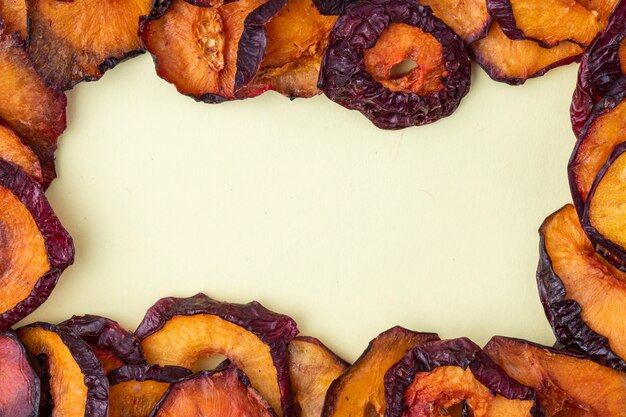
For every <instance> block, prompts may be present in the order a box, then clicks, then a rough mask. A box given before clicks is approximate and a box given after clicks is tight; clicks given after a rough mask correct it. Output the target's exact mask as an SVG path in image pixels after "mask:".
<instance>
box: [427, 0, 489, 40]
mask: <svg viewBox="0 0 626 417" xmlns="http://www.w3.org/2000/svg"><path fill="white" fill-rule="evenodd" d="M418 3H420V4H421V5H423V6H428V7H430V8H431V9H432V11H433V13H434V14H435V16H437V17H438V18H439V19H441V20H443V22H444V23H445V24H446V25H448V26H450V28H452V30H454V31H455V32H456V33H457V35H459V36H460V37H461V38H463V40H464V41H465V43H467V44H470V43H472V42H474V41H477V40H478V39H482V38H484V37H485V36H487V33H488V32H489V26H490V25H491V15H490V14H489V11H488V10H487V1H486V0H465V1H457V0H420V1H418Z"/></svg>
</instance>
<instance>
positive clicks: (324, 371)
mask: <svg viewBox="0 0 626 417" xmlns="http://www.w3.org/2000/svg"><path fill="white" fill-rule="evenodd" d="M287 348H288V355H289V356H288V358H289V377H290V379H291V385H292V387H293V392H294V396H295V401H296V404H297V405H298V406H299V407H300V417H319V416H320V415H321V414H322V408H323V406H324V399H325V398H326V392H327V391H328V387H329V386H330V384H331V383H332V382H333V381H334V380H335V379H337V378H339V376H340V375H341V374H342V373H343V372H344V371H345V370H346V369H347V368H348V366H350V365H349V364H348V363H347V362H346V361H344V360H343V359H341V358H340V357H338V356H337V355H335V354H334V353H333V352H332V351H331V350H330V349H328V348H327V347H326V346H324V344H322V342H320V341H319V340H318V339H316V338H314V337H297V338H295V339H294V340H292V341H291V342H290V343H289V346H288V347H287Z"/></svg>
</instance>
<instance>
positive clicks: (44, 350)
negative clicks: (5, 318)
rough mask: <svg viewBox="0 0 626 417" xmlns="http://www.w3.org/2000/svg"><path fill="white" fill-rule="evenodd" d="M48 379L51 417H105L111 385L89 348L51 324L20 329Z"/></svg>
mask: <svg viewBox="0 0 626 417" xmlns="http://www.w3.org/2000/svg"><path fill="white" fill-rule="evenodd" d="M17 334H18V336H19V338H20V340H21V341H22V343H24V346H26V349H27V350H28V351H29V352H30V353H31V355H33V356H35V357H37V358H38V359H39V360H40V361H41V363H42V367H43V368H44V369H45V370H46V373H47V376H48V377H49V383H50V392H51V396H52V404H53V408H52V417H83V416H84V417H106V416H107V409H108V398H109V384H108V382H107V379H106V377H105V375H104V370H103V369H102V365H100V362H98V359H97V358H96V356H95V355H94V354H93V352H92V351H91V349H89V346H87V344H86V343H85V342H83V341H82V340H80V339H79V338H77V337H76V336H74V335H72V334H71V332H69V331H66V330H64V329H63V328H61V327H58V326H55V325H52V324H48V323H34V324H31V325H28V326H26V327H22V328H20V329H18V330H17Z"/></svg>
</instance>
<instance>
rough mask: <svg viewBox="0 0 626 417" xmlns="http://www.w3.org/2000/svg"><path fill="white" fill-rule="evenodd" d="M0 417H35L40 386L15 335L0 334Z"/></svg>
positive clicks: (26, 354) (9, 333)
mask: <svg viewBox="0 0 626 417" xmlns="http://www.w3.org/2000/svg"><path fill="white" fill-rule="evenodd" d="M0 381H2V383H0V416H7V417H9V416H10V417H37V416H38V414H39V399H40V395H41V384H40V382H39V377H38V376H37V374H36V373H35V371H34V370H33V367H32V364H31V359H30V357H29V355H28V353H27V352H26V350H25V349H24V346H23V345H22V342H20V340H19V339H18V338H17V336H16V335H15V333H13V332H6V333H0Z"/></svg>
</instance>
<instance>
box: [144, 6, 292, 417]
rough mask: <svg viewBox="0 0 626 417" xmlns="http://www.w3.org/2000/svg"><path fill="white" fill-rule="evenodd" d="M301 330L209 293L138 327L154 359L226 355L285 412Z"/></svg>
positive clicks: (160, 306)
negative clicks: (292, 348)
mask: <svg viewBox="0 0 626 417" xmlns="http://www.w3.org/2000/svg"><path fill="white" fill-rule="evenodd" d="M239 1H241V0H239ZM297 333H298V329H297V326H296V323H295V322H294V321H293V320H292V319H291V318H289V317H287V316H285V315H282V314H277V313H274V312H272V311H270V310H268V309H266V308H265V307H263V306H262V305H261V304H259V303H257V302H252V303H249V304H231V303H224V302H219V301H215V300H213V299H211V298H209V297H207V296H206V295H204V294H197V295H195V296H193V297H190V298H173V297H170V298H163V299H161V300H159V301H158V302H157V303H156V304H155V305H154V306H152V307H151V308H150V309H149V310H148V311H147V313H146V316H145V317H144V319H143V321H142V322H141V324H140V325H139V327H138V328H137V331H136V332H135V334H136V335H137V336H138V337H139V339H141V344H142V347H143V351H144V354H145V357H146V361H147V362H148V363H155V364H158V365H161V366H164V365H176V366H183V367H185V368H189V369H193V368H194V365H195V364H196V363H197V362H198V361H199V360H201V359H203V358H205V357H210V356H212V355H215V354H220V355H224V356H226V357H227V358H228V359H230V360H231V361H232V363H234V364H235V365H237V366H238V367H239V368H241V370H242V371H244V372H245V373H246V374H247V375H249V377H250V381H251V383H252V386H253V387H254V388H255V389H257V390H258V391H259V392H260V393H261V395H263V397H264V398H265V399H266V400H267V402H269V403H270V405H271V406H272V408H273V409H274V410H275V411H276V413H277V414H278V415H279V416H281V417H282V416H285V417H293V416H295V410H294V406H293V399H292V394H291V386H290V382H289V369H288V363H287V344H288V343H289V342H290V341H291V340H292V339H293V338H294V337H295V336H296V334H297Z"/></svg>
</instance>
